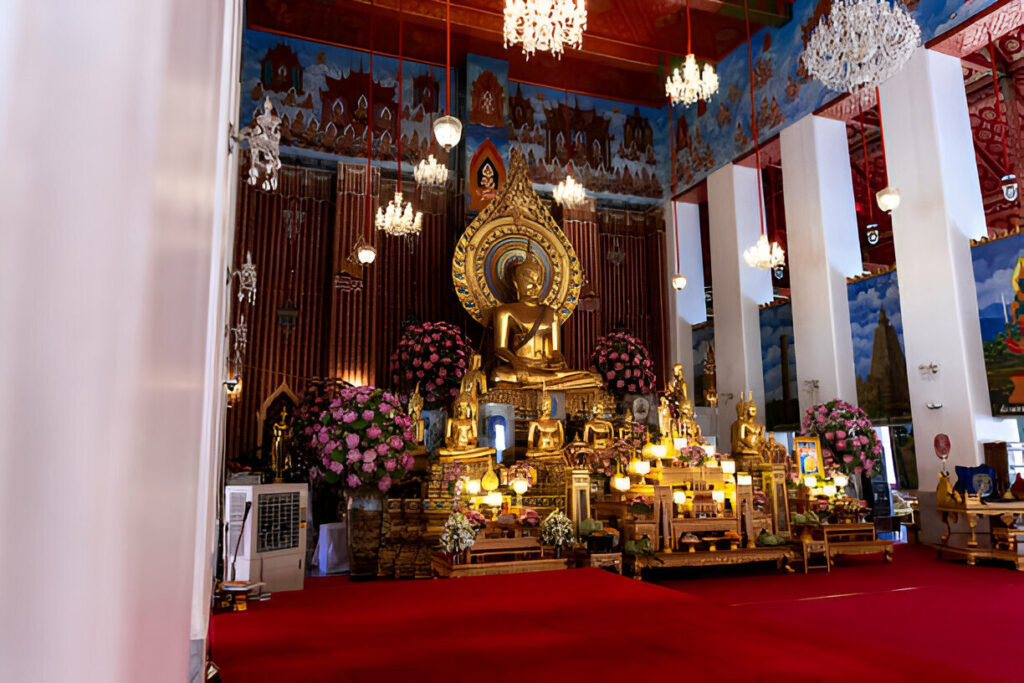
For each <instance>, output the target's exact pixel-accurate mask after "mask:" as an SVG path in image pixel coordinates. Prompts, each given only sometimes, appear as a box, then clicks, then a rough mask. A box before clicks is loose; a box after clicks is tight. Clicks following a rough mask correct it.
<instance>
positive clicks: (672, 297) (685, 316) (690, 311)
mask: <svg viewBox="0 0 1024 683" xmlns="http://www.w3.org/2000/svg"><path fill="white" fill-rule="evenodd" d="M673 207H674V208H675V219H676V224H675V225H674V226H673V224H672V209H673ZM677 230H678V233H679V247H678V248H679V252H678V253H679V273H681V274H682V275H685V276H686V287H684V288H683V289H680V290H676V289H672V288H671V282H672V278H673V276H675V275H676V231H677ZM665 269H666V276H667V278H668V280H667V281H668V283H669V298H668V313H669V320H670V321H671V324H670V325H669V336H670V342H669V349H670V350H671V358H670V361H671V363H682V364H683V376H684V377H685V379H686V386H687V387H689V389H690V398H691V400H692V399H693V398H694V396H693V391H694V386H693V372H694V368H693V326H694V325H697V324H700V323H702V322H705V321H707V304H706V303H705V301H704V260H703V258H702V254H701V242H700V207H699V205H697V204H692V203H687V202H669V203H668V204H667V205H666V208H665Z"/></svg>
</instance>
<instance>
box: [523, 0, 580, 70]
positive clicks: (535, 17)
mask: <svg viewBox="0 0 1024 683" xmlns="http://www.w3.org/2000/svg"><path fill="white" fill-rule="evenodd" d="M586 29H587V7H586V3H585V0H505V24H504V29H503V33H504V36H505V47H506V48H508V46H509V45H516V44H521V45H522V46H523V54H525V55H526V58H527V59H529V58H530V57H531V56H532V55H533V54H534V53H535V52H536V51H537V50H540V51H541V52H550V53H551V55H552V56H553V57H556V58H558V59H561V57H562V53H563V52H564V51H565V46H567V45H568V46H569V47H571V48H573V49H576V50H578V49H580V47H581V46H582V45H583V32H584V31H585V30H586Z"/></svg>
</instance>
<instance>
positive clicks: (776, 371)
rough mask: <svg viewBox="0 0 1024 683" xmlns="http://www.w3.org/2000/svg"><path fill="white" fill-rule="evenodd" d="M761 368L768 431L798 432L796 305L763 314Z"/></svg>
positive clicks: (760, 317)
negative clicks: (781, 429) (788, 429)
mask: <svg viewBox="0 0 1024 683" xmlns="http://www.w3.org/2000/svg"><path fill="white" fill-rule="evenodd" d="M758 317H759V319H760V322H761V368H762V371H763V372H764V399H765V406H764V409H765V410H764V412H765V415H764V420H765V425H767V427H768V429H770V430H775V429H779V428H782V427H789V428H795V427H797V426H798V425H799V423H800V404H799V399H798V394H797V388H798V386H799V385H798V384H797V380H796V346H795V345H794V343H793V304H791V303H788V302H787V303H784V304H780V305H778V306H767V307H765V308H762V309H761V310H760V311H759V315H758Z"/></svg>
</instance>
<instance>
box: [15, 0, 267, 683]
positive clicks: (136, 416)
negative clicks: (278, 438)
mask: <svg viewBox="0 0 1024 683" xmlns="http://www.w3.org/2000/svg"><path fill="white" fill-rule="evenodd" d="M224 4H225V3H222V2H208V1H207V0H175V1H173V2H172V1H171V0H153V1H152V2H146V3H140V2H136V1H134V0H111V1H109V2H104V3H89V4H83V3H39V2H32V1H31V0H14V1H13V2H0V35H2V36H6V37H7V38H9V40H8V41H7V43H8V44H5V45H3V46H0V122H2V125H0V150H3V155H4V163H3V164H0V195H2V200H0V226H2V227H0V320H2V321H3V323H0V349H2V353H0V385H2V386H3V390H2V391H0V519H2V520H4V523H3V524H2V525H0V586H3V588H2V589H0V680H2V681H83V682H90V681H97V682H99V681H105V682H110V683H119V682H121V681H153V682H156V683H159V682H163V681H175V682H179V681H184V680H187V679H188V664H189V661H188V656H189V631H190V629H189V612H190V595H191V587H192V580H193V570H194V563H193V555H194V550H195V547H196V530H197V523H196V512H197V499H198V496H197V487H198V484H197V482H198V481H199V478H200V462H201V460H202V458H204V457H210V452H209V451H210V450H211V448H212V442H213V441H214V439H215V437H214V436H213V435H215V434H217V433H218V432H219V419H220V418H219V417H215V418H213V419H210V418H209V415H210V414H213V413H212V412H211V411H216V410H217V407H218V406H220V405H222V401H223V397H222V394H223V390H222V389H221V388H220V387H219V381H220V379H221V378H220V377H218V376H216V375H215V369H216V367H217V366H218V365H219V363H218V359H217V358H216V354H212V353H208V350H209V349H211V348H213V347H215V346H216V344H217V340H218V339H219V338H220V337H221V335H222V334H223V329H224V328H223V320H219V321H218V320H216V318H215V316H214V315H208V314H209V312H210V308H211V303H212V302H215V301H218V300H220V296H221V295H220V290H222V289H223V288H224V272H225V271H224V265H223V263H222V262H221V252H220V247H221V241H220V237H221V236H222V235H221V232H220V231H221V229H222V223H221V221H220V218H221V217H220V216H219V215H218V211H217V207H220V206H223V199H224V196H223V188H222V187H221V184H222V180H223V176H219V175H218V170H223V169H224V166H225V162H224V157H225V156H226V154H227V144H226V141H225V140H224V135H223V131H224V128H225V126H226V124H227V121H226V120H225V119H222V118H221V114H220V113H219V104H220V96H221V90H220V85H221V67H222V62H221V58H222V52H221V48H222V38H223V29H224V21H225V7H224ZM0 42H2V41H0ZM14 55H16V57H17V59H16V60H15V59H14V58H13V56H14ZM8 57H11V58H8ZM235 84H236V85H235V87H236V88H237V79H235ZM57 93H59V101H60V104H59V105H56V104H55V102H56V100H55V95H56V94H57ZM215 244H216V248H215V247H214V245H215ZM261 295H262V293H261ZM208 335H211V336H212V338H211V336H208ZM204 414H207V418H206V419H204ZM208 469H209V468H207V470H208ZM208 485H212V482H208ZM204 493H205V492H204ZM203 540H204V541H205V539H203Z"/></svg>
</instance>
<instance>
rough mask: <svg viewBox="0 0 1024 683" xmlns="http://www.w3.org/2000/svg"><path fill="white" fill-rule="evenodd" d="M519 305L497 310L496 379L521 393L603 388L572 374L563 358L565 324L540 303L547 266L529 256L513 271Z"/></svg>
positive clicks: (594, 378)
mask: <svg viewBox="0 0 1024 683" xmlns="http://www.w3.org/2000/svg"><path fill="white" fill-rule="evenodd" d="M512 284H513V286H514V288H515V294H516V301H513V302H512V303H507V304H499V305H498V306H495V307H494V309H493V310H492V313H491V320H492V323H493V325H494V355H495V357H496V359H497V363H498V364H497V366H496V367H495V369H494V371H493V373H492V375H491V379H492V380H493V381H495V382H510V383H513V384H517V385H519V387H520V388H524V389H526V388H539V387H541V386H546V387H547V388H549V389H584V388H596V387H599V386H601V378H600V377H599V376H598V375H596V374H594V373H592V372H586V371H575V370H569V369H568V367H567V366H566V363H565V357H564V356H563V355H562V334H561V325H562V321H561V320H559V317H558V313H557V312H556V311H555V309H554V308H552V307H551V306H548V305H547V304H544V303H542V302H541V294H542V288H543V286H544V267H543V266H542V265H541V263H540V261H538V260H537V257H536V256H535V255H534V253H533V250H532V249H530V250H528V251H527V254H526V260H524V261H523V262H521V263H518V264H516V265H515V266H514V267H513V269H512Z"/></svg>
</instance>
